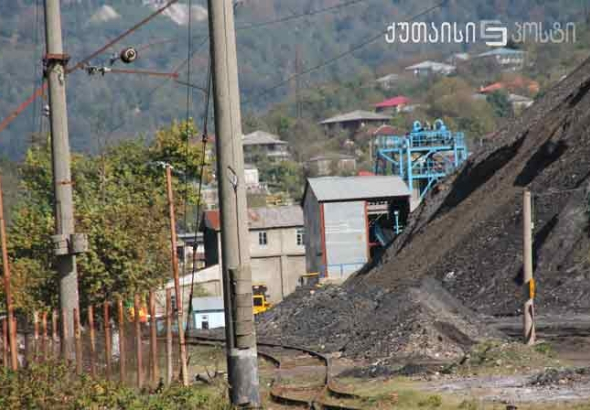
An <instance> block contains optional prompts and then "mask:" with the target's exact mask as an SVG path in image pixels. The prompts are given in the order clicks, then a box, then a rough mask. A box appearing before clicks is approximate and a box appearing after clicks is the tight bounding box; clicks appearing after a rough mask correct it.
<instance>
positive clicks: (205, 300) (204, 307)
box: [193, 296, 223, 313]
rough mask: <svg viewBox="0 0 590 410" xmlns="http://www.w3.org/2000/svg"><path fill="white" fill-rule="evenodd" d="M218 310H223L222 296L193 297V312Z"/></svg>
mask: <svg viewBox="0 0 590 410" xmlns="http://www.w3.org/2000/svg"><path fill="white" fill-rule="evenodd" d="M211 310H219V311H223V298H222V297H220V296H206V297H201V298H193V312H195V313H197V312H202V311H211Z"/></svg>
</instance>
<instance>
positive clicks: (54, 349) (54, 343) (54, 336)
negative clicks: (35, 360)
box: [51, 309, 59, 359]
mask: <svg viewBox="0 0 590 410" xmlns="http://www.w3.org/2000/svg"><path fill="white" fill-rule="evenodd" d="M57 319H58V314H57V310H55V309H53V311H52V312H51V355H52V356H53V358H54V359H57V358H59V350H58V343H59V334H58V332H57Z"/></svg>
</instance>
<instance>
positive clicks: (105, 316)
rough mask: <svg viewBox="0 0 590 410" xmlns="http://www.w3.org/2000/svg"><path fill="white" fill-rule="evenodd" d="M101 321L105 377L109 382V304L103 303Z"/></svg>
mask: <svg viewBox="0 0 590 410" xmlns="http://www.w3.org/2000/svg"><path fill="white" fill-rule="evenodd" d="M103 320H104V361H105V377H106V379H107V380H109V379H110V378H111V320H110V318H109V302H104V304H103Z"/></svg>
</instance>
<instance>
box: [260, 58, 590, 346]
mask: <svg viewBox="0 0 590 410" xmlns="http://www.w3.org/2000/svg"><path fill="white" fill-rule="evenodd" d="M476 145H477V146H476V147H471V148H472V151H474V153H473V155H472V156H471V157H470V159H469V160H468V161H467V163H466V164H465V165H464V166H463V167H462V168H461V170H459V171H458V172H457V173H456V175H453V176H451V177H450V178H448V179H447V180H446V181H444V182H443V183H442V184H440V185H439V186H438V189H437V190H436V192H433V193H432V194H431V195H430V196H429V197H428V198H427V199H426V202H425V203H424V204H423V205H422V206H421V207H420V208H418V209H417V210H416V211H415V212H414V213H413V214H412V217H411V220H410V221H409V222H408V224H407V226H406V229H405V231H404V233H403V234H402V235H401V236H400V237H399V238H398V239H397V240H396V241H395V242H394V243H393V244H392V246H391V247H390V248H389V249H388V250H387V252H386V253H385V255H384V257H383V258H382V260H381V261H380V263H379V264H378V265H377V266H374V267H372V268H370V269H369V268H367V269H366V270H365V271H363V272H361V273H359V274H357V275H356V276H355V277H353V278H351V279H350V280H348V281H347V282H346V283H345V284H344V285H343V286H342V287H339V288H329V289H327V290H325V291H318V292H316V293H315V294H313V295H311V294H310V292H309V291H307V293H305V294H302V293H297V294H295V295H292V296H291V297H289V298H287V300H285V302H284V303H282V304H280V305H279V306H277V307H276V308H275V309H273V310H272V311H271V312H269V313H268V314H267V315H266V316H265V317H263V318H262V320H261V323H260V333H261V334H262V335H269V336H272V337H275V338H282V339H284V340H288V341H291V342H297V343H301V344H305V345H309V346H319V347H324V348H325V349H326V350H332V351H342V352H343V353H344V354H348V355H351V356H357V357H358V356H361V357H362V356H364V357H382V356H393V355H404V354H410V355H411V354H424V355H426V356H430V357H440V356H441V355H443V356H444V355H449V356H453V355H458V354H459V352H460V351H461V350H462V349H464V348H465V346H468V345H469V344H470V343H472V342H473V341H476V340H478V339H480V338H484V337H486V336H487V335H488V334H489V331H487V330H486V329H485V328H483V325H482V324H481V322H480V321H483V322H485V319H480V318H476V317H475V316H473V315H472V313H469V312H470V310H471V311H474V312H477V313H479V314H484V315H488V316H514V315H519V314H520V309H521V301H522V292H523V290H522V287H521V285H522V276H523V266H522V265H523V264H522V194H523V189H524V188H528V189H530V190H531V191H532V192H533V195H534V226H535V228H534V241H535V247H534V265H535V276H536V280H537V295H538V296H537V300H536V309H537V313H538V314H541V315H542V314H560V313H564V312H568V313H570V312H587V311H588V309H589V308H590V297H589V296H590V280H588V279H590V262H589V255H590V253H589V252H590V238H589V235H588V214H587V213H588V212H587V209H588V206H587V203H588V200H587V197H588V192H587V191H588V189H587V186H588V182H589V176H590V161H589V158H590V61H586V62H585V63H584V64H582V65H581V66H580V67H579V68H578V69H577V70H576V71H575V72H573V73H571V74H570V75H569V76H568V77H566V78H565V79H564V80H562V81H561V82H560V83H558V84H557V85H556V86H554V87H553V88H552V89H551V90H549V91H548V92H547V93H546V94H545V96H544V97H542V98H541V99H540V100H539V101H537V102H536V103H535V104H534V105H533V106H532V107H531V108H529V109H528V110H527V111H526V112H525V113H523V115H521V116H520V117H519V118H517V119H515V120H514V121H513V122H512V123H511V124H510V125H509V126H507V127H506V128H504V129H502V130H500V131H499V132H497V133H496V134H495V135H494V136H493V137H492V138H489V139H488V140H486V141H485V142H484V143H483V144H482V145H481V146H480V144H479V142H478V143H477V144H476ZM426 277H430V278H435V279H436V280H438V281H440V283H442V285H443V286H444V288H445V289H446V290H447V291H448V292H449V293H450V295H449V294H446V293H441V292H438V291H434V292H433V291H432V289H430V290H424V288H423V283H424V282H421V281H422V279H423V278H426ZM432 295H434V296H433V299H435V300H438V302H439V303H433V304H429V303H428V302H425V300H426V301H427V300H428V298H427V297H426V296H432ZM439 295H444V297H443V296H440V297H439ZM451 295H452V296H451ZM454 298H455V299H456V300H455V299H454ZM457 301H459V302H460V303H456V302H457ZM433 306H437V308H435V309H433V308H432V307H433ZM441 306H442V307H441ZM449 306H452V308H449ZM468 309H469V310H468ZM448 312H452V313H448ZM437 355H438V356H437Z"/></svg>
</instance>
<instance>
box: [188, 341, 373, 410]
mask: <svg viewBox="0 0 590 410" xmlns="http://www.w3.org/2000/svg"><path fill="white" fill-rule="evenodd" d="M186 343H187V344H190V345H208V346H220V345H223V344H225V340H223V339H218V338H212V337H204V336H190V337H187V339H186ZM257 346H258V348H259V349H258V355H259V356H260V357H261V358H262V359H263V360H266V361H267V362H269V363H271V364H272V365H273V366H274V367H275V368H277V369H281V368H284V366H285V365H287V363H286V360H285V359H284V358H282V357H279V355H278V354H277V353H274V352H271V351H270V350H269V349H280V350H282V351H286V352H298V353H303V354H306V355H308V356H309V357H311V358H315V359H317V360H318V361H319V362H321V363H322V364H323V366H324V367H325V373H324V375H323V377H322V382H321V383H318V384H312V385H308V386H286V385H283V384H281V374H280V373H279V374H278V376H277V377H275V378H274V379H273V381H272V384H271V389H270V398H271V400H272V401H273V402H275V403H278V404H282V405H285V406H293V407H303V408H306V409H313V410H332V409H340V410H363V407H359V406H358V405H351V404H343V403H341V402H340V401H338V402H330V401H329V400H328V398H333V399H334V400H356V401H359V400H362V397H361V396H359V395H357V394H355V393H352V392H349V391H347V390H346V389H345V388H344V387H343V386H339V385H338V384H337V383H335V382H334V381H333V380H332V377H331V372H330V368H331V362H330V358H329V357H328V356H326V355H324V354H322V353H319V352H316V351H315V350H311V349H308V348H306V347H302V346H292V345H284V344H280V343H270V342H257ZM296 361H300V358H296ZM297 365H298V364H297V363H295V367H297Z"/></svg>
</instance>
